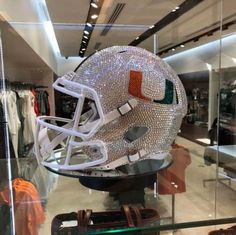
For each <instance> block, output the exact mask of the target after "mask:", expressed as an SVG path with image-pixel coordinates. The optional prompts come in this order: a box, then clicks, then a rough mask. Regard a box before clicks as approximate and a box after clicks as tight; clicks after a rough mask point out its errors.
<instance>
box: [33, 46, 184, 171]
mask: <svg viewBox="0 0 236 235" xmlns="http://www.w3.org/2000/svg"><path fill="white" fill-rule="evenodd" d="M53 87H54V89H56V90H57V91H60V92H62V93H65V94H67V95H70V96H72V97H73V98H76V99H78V102H77V106H76V108H75V112H74V115H73V118H71V119H66V118H58V117H52V116H51V117H47V116H43V117H38V119H37V133H36V138H35V143H36V145H35V147H36V155H37V158H38V160H39V161H40V162H41V163H42V164H43V165H45V166H47V167H51V168H57V169H62V170H80V171H83V170H86V171H87V170H98V171H107V170H112V169H116V168H117V167H119V166H122V165H127V164H134V163H135V162H140V161H142V160H145V159H164V158H165V157H166V156H167V155H168V153H169V150H170V147H171V144H172V142H173V141H174V139H175V138H176V135H177V133H178V131H179V128H180V125H181V121H182V118H183V117H184V116H185V114H186V108H187V107H186V106H187V101H186V95H185V91H184V88H183V85H182V83H181V81H180V79H179V78H178V76H177V75H176V74H175V72H174V71H173V70H172V69H171V68H170V66H169V65H168V64H166V63H165V62H164V61H163V60H162V59H160V58H159V57H158V56H156V55H154V54H152V53H150V52H148V51H146V50H144V49H141V48H137V47H131V46H113V47H110V48H106V49H103V50H101V51H99V52H96V53H95V54H93V55H91V56H90V57H88V58H87V59H86V60H84V61H83V63H82V64H81V65H80V66H79V67H78V68H77V70H76V72H69V73H67V74H65V75H64V76H63V77H60V78H58V79H57V80H56V82H55V83H54V84H53ZM56 105H57V104H56ZM85 106H86V108H85ZM59 123H60V124H59Z"/></svg>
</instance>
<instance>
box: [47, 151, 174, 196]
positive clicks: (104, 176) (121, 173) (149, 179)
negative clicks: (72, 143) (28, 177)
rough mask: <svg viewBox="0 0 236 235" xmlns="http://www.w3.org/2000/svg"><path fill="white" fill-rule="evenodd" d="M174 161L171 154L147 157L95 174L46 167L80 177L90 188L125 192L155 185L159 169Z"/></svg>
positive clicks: (59, 172)
mask: <svg viewBox="0 0 236 235" xmlns="http://www.w3.org/2000/svg"><path fill="white" fill-rule="evenodd" d="M171 163H172V157H171V155H168V156H167V157H166V158H165V159H162V160H154V159H146V160H143V161H139V162H136V163H133V164H130V165H124V166H121V167H119V168H117V169H116V170H113V171H112V172H102V171H101V172H99V173H96V174H94V173H93V172H90V171H66V170H60V169H54V168H49V167H46V168H47V169H48V170H49V171H51V172H53V173H56V174H59V175H63V176H67V177H73V178H78V179H79V181H80V183H81V184H82V185H84V186H86V187H88V188H91V189H95V190H100V191H109V192H125V191H130V190H131V191H135V190H139V189H143V188H145V187H148V186H151V185H153V183H154V182H155V181H156V174H157V172H158V171H160V170H162V169H165V168H167V167H169V166H170V165H171Z"/></svg>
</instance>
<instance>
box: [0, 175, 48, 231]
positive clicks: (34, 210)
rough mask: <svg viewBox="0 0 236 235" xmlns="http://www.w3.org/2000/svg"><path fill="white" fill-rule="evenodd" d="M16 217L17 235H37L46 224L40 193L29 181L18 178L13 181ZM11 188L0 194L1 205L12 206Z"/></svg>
mask: <svg viewBox="0 0 236 235" xmlns="http://www.w3.org/2000/svg"><path fill="white" fill-rule="evenodd" d="M12 188H13V197H14V215H15V227H16V234H17V235H26V234H27V235H37V234H38V227H39V225H40V224H42V223H44V220H45V215H44V212H43V208H42V205H41V202H40V200H39V196H38V192H37V190H36V188H35V187H34V185H33V184H32V183H30V182H28V181H25V180H23V179H20V178H17V179H14V180H13V181H12ZM9 193H10V192H9V186H7V187H6V188H5V190H4V191H3V192H1V193H0V203H1V204H6V205H9V206H10V198H9Z"/></svg>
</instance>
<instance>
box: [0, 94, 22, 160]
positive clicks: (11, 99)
mask: <svg viewBox="0 0 236 235" xmlns="http://www.w3.org/2000/svg"><path fill="white" fill-rule="evenodd" d="M5 95H6V100H7V115H8V120H7V121H8V129H9V133H10V137H11V142H12V145H13V149H14V156H11V157H18V133H19V129H20V126H21V123H20V120H19V117H18V111H17V107H16V93H15V92H13V91H6V93H5ZM0 98H1V103H3V93H0Z"/></svg>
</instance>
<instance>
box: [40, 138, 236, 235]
mask: <svg viewBox="0 0 236 235" xmlns="http://www.w3.org/2000/svg"><path fill="white" fill-rule="evenodd" d="M177 143H179V144H181V145H184V146H185V147H187V148H188V149H189V150H190V153H191V159H192V163H191V164H190V165H189V166H188V167H187V169H186V188H187V190H186V192H185V193H180V194H176V195H175V222H176V223H183V222H190V221H198V220H209V219H214V218H215V217H216V218H227V217H234V216H235V217H236V191H234V190H236V182H234V181H231V186H230V187H228V186H225V185H223V184H221V183H218V184H216V182H214V181H209V182H206V184H205V186H204V184H203V182H204V180H206V179H213V178H215V175H216V167H215V166H214V165H211V166H207V165H205V164H204V161H203V155H204V147H203V146H201V145H198V144H196V143H193V142H190V141H188V140H186V139H184V138H181V137H178V138H177ZM225 183H226V184H227V182H225ZM215 189H217V190H215ZM171 200H172V197H171V195H156V194H155V193H154V191H153V190H152V189H149V188H146V189H145V207H150V208H156V209H157V210H158V212H159V214H160V215H161V217H162V218H163V219H162V223H168V222H170V220H168V219H165V218H166V217H171V215H172V206H171V205H172V203H171V202H172V201H171ZM215 201H217V203H215ZM88 208H90V209H92V210H93V211H103V210H108V209H109V210H112V209H116V208H119V205H118V202H117V201H115V200H114V199H113V198H112V197H110V196H109V193H108V192H101V191H96V190H91V189H88V188H86V187H84V186H82V185H81V184H80V183H79V181H78V179H75V178H67V177H63V176H60V177H59V178H58V183H57V185H56V187H55V189H54V190H52V192H51V193H50V195H49V198H48V202H47V205H46V221H45V224H44V225H42V226H41V228H40V232H39V234H40V235H45V234H50V224H51V221H52V218H53V217H54V216H55V215H57V214H61V213H68V212H72V211H76V210H79V209H88ZM229 226H230V225H224V226H223V225H222V226H218V227H229ZM214 229H215V226H212V227H199V228H191V229H179V230H177V231H175V232H174V233H175V234H177V235H180V234H181V235H185V234H191V235H195V234H198V235H199V234H200V235H204V234H208V232H209V231H211V230H214ZM172 233H173V231H166V232H164V231H163V232H161V234H163V235H164V234H166V235H168V234H172Z"/></svg>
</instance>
